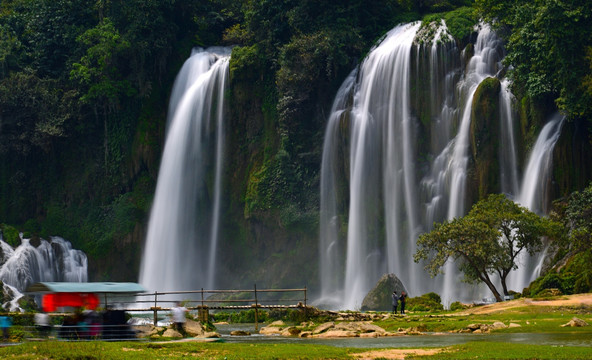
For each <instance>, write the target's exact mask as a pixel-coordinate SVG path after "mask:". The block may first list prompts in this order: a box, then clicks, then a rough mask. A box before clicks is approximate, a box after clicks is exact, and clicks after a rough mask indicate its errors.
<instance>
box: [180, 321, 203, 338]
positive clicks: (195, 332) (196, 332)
mask: <svg viewBox="0 0 592 360" xmlns="http://www.w3.org/2000/svg"><path fill="white" fill-rule="evenodd" d="M185 332H186V333H187V335H189V336H203V334H204V333H205V330H204V328H203V325H202V324H201V323H200V322H199V321H195V320H191V319H187V321H186V322H185Z"/></svg>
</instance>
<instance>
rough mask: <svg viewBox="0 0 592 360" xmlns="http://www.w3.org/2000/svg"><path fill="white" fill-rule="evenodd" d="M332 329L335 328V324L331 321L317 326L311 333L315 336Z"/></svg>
mask: <svg viewBox="0 0 592 360" xmlns="http://www.w3.org/2000/svg"><path fill="white" fill-rule="evenodd" d="M333 327H335V323H334V322H332V321H331V322H326V323H323V324H321V325H319V326H317V328H316V329H314V330H313V332H312V333H313V334H315V335H316V334H320V333H322V332H325V331H327V330H329V329H331V328H333Z"/></svg>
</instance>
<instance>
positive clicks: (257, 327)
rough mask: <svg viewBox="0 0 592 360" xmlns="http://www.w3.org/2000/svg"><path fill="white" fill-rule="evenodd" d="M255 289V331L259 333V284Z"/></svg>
mask: <svg viewBox="0 0 592 360" xmlns="http://www.w3.org/2000/svg"><path fill="white" fill-rule="evenodd" d="M254 288H255V331H259V319H258V313H257V284H254Z"/></svg>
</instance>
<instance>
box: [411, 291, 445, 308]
mask: <svg viewBox="0 0 592 360" xmlns="http://www.w3.org/2000/svg"><path fill="white" fill-rule="evenodd" d="M406 307H407V309H408V310H409V311H442V310H444V306H443V305H442V303H441V299H440V295H438V294H436V293H433V292H431V293H427V294H424V295H422V296H419V297H414V298H409V299H407V306H406Z"/></svg>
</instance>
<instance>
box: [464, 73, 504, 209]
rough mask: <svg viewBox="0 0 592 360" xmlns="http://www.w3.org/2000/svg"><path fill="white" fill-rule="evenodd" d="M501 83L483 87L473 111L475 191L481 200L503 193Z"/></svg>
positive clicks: (490, 81) (492, 81)
mask: <svg viewBox="0 0 592 360" xmlns="http://www.w3.org/2000/svg"><path fill="white" fill-rule="evenodd" d="M500 88H501V85H500V82H499V80H498V79H496V78H493V77H489V78H487V79H485V80H483V81H482V82H481V84H479V87H478V88H477V90H475V94H474V95H473V104H472V109H471V134H470V137H471V149H472V154H473V161H474V163H475V165H474V166H475V178H474V185H473V191H476V196H477V197H478V198H479V199H482V198H484V197H485V196H486V195H487V194H490V193H495V192H499V191H500V185H499V181H500V180H499V160H498V156H497V154H498V148H499V137H500V134H499V131H500V130H499V124H498V119H499V113H500V111H499V92H500Z"/></svg>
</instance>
